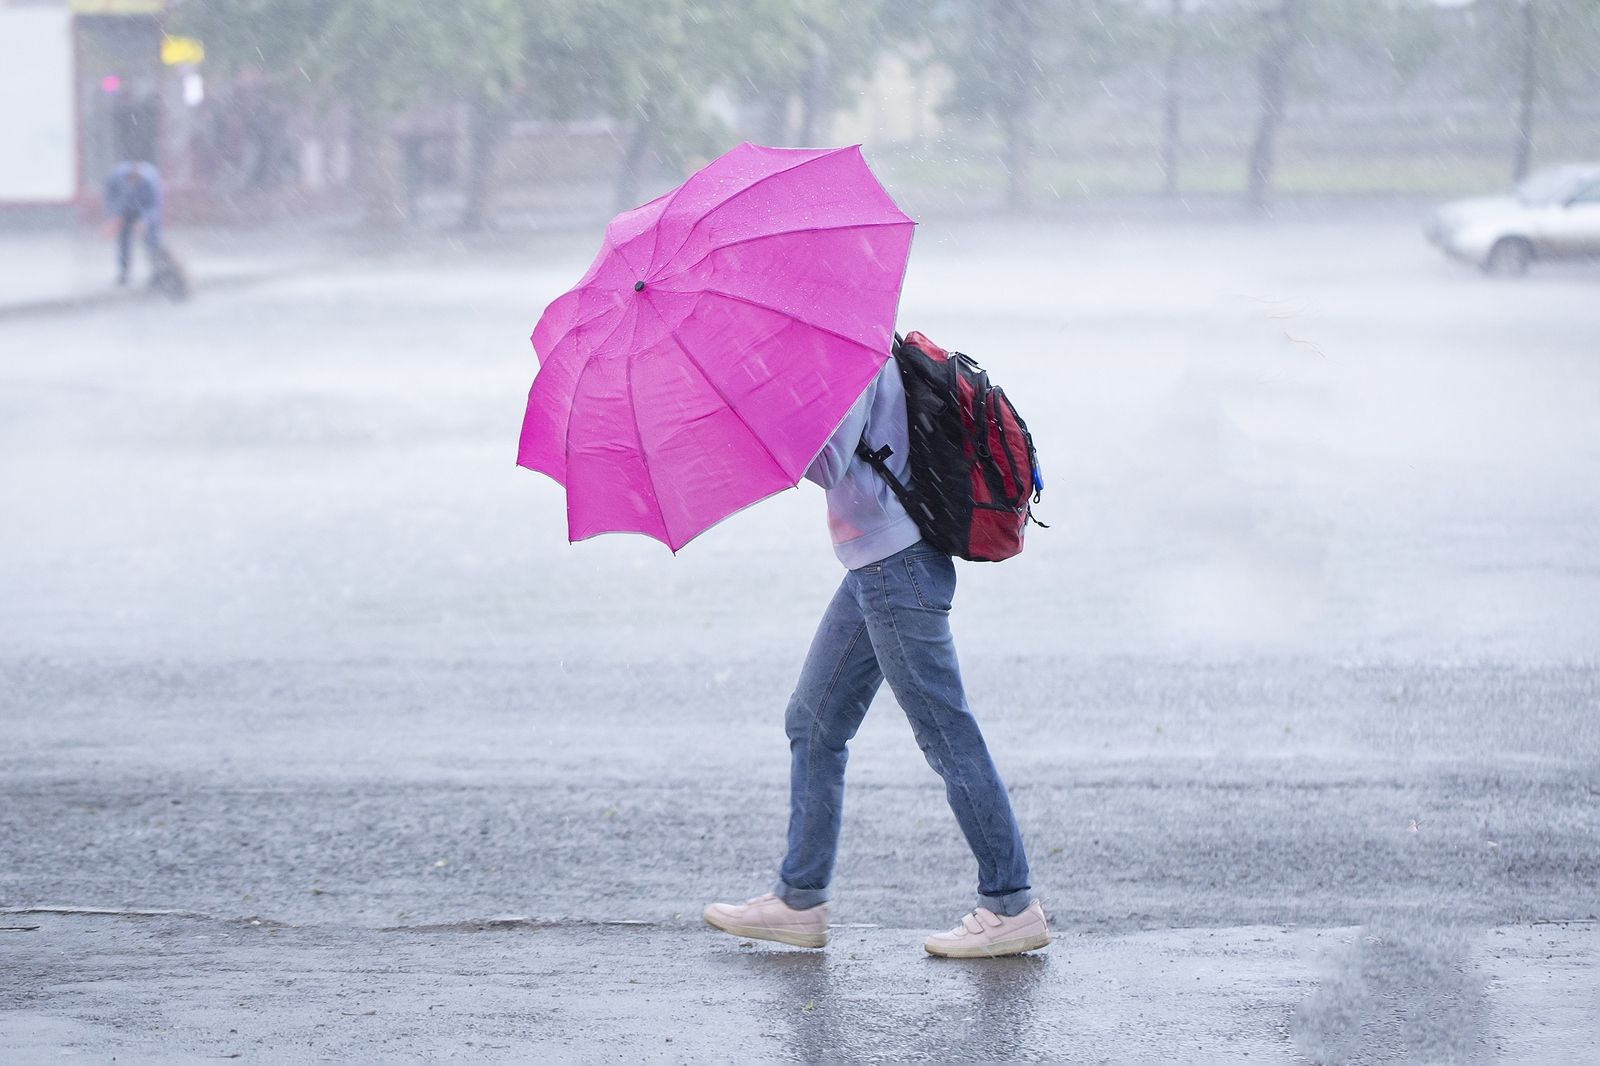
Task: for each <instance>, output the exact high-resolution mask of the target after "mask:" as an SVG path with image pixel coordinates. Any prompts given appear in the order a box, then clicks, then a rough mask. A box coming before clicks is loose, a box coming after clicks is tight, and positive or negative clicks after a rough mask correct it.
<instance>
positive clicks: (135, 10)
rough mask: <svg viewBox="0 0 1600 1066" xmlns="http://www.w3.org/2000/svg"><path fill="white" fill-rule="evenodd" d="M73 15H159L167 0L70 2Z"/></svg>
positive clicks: (82, 0)
mask: <svg viewBox="0 0 1600 1066" xmlns="http://www.w3.org/2000/svg"><path fill="white" fill-rule="evenodd" d="M70 9H71V11H72V13H73V14H74V15H159V14H161V12H163V11H165V10H166V9H167V0H72V3H71V5H70Z"/></svg>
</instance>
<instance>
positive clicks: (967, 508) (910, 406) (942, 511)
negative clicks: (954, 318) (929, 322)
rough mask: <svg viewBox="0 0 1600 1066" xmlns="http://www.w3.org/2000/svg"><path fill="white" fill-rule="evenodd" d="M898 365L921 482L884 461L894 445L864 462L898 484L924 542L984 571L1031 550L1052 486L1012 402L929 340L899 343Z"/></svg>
mask: <svg viewBox="0 0 1600 1066" xmlns="http://www.w3.org/2000/svg"><path fill="white" fill-rule="evenodd" d="M894 359H895V363H896V364H898V366H899V368H900V379H901V381H902V382H904V384H905V390H906V430H907V436H908V438H909V441H910V446H911V454H910V455H909V456H908V457H907V461H908V462H909V464H910V474H911V483H910V484H909V485H902V484H901V483H900V481H899V479H898V478H896V477H895V476H894V474H892V473H890V471H889V467H888V464H887V463H885V462H884V460H885V459H887V458H888V457H889V456H890V455H891V454H893V453H892V452H891V450H890V449H889V448H888V446H884V447H882V448H878V449H876V450H874V449H873V448H872V447H871V445H869V444H868V443H867V441H866V439H865V438H862V440H861V442H860V443H859V444H857V445H856V454H857V455H859V456H860V457H861V458H862V459H864V460H865V461H866V462H868V463H870V464H871V465H872V468H873V469H874V470H876V471H877V472H878V473H879V475H881V476H882V477H883V479H884V480H885V481H887V482H888V483H889V487H890V489H892V490H893V491H894V494H895V496H897V497H899V500H900V503H901V504H902V505H903V506H904V507H905V509H906V512H907V513H908V514H910V515H911V517H912V519H913V520H914V521H915V522H916V523H917V528H919V529H920V530H921V531H922V539H923V540H925V541H927V542H928V543H929V544H930V545H932V546H933V547H935V548H937V549H939V550H940V551H942V552H947V553H948V554H950V555H955V556H959V557H960V558H962V559H970V560H973V561H975V562H995V561H998V560H1000V559H1009V558H1011V557H1012V556H1013V555H1015V554H1017V553H1018V552H1020V551H1021V550H1022V535H1023V532H1024V530H1026V528H1027V525H1028V521H1029V520H1030V519H1032V520H1033V522H1034V523H1035V524H1036V525H1039V526H1043V525H1044V523H1043V522H1040V521H1039V520H1038V519H1036V518H1033V509H1032V504H1034V503H1038V502H1039V495H1040V493H1042V492H1043V491H1044V479H1043V478H1041V477H1040V475H1039V460H1038V456H1037V455H1035V453H1034V450H1033V437H1032V436H1031V435H1030V434H1029V433H1028V426H1027V424H1026V423H1025V422H1023V421H1022V416H1021V415H1019V414H1017V409H1016V408H1015V407H1013V406H1012V404H1011V399H1010V397H1008V396H1007V395H1006V394H1005V393H1004V392H1003V391H1001V389H1000V387H999V386H998V385H991V384H990V383H989V375H988V374H986V373H985V372H984V370H983V368H982V367H980V366H979V365H978V364H977V362H976V360H974V359H973V358H972V357H971V356H967V355H963V354H962V353H960V352H947V351H945V350H944V349H943V348H941V347H939V346H938V345H937V344H935V343H933V342H932V341H930V340H929V339H928V338H927V337H924V336H923V335H922V334H920V333H912V334H910V335H909V336H907V337H905V338H904V339H903V340H902V339H901V337H900V335H899V334H895V338H894Z"/></svg>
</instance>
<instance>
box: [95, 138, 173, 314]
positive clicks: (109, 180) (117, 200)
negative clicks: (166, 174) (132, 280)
mask: <svg viewBox="0 0 1600 1066" xmlns="http://www.w3.org/2000/svg"><path fill="white" fill-rule="evenodd" d="M163 198H164V197H163V193H162V188H161V173H160V172H159V171H158V170H156V168H155V165H154V164H152V163H146V162H139V161H135V160H124V161H122V162H120V163H118V164H117V165H116V166H114V167H112V168H111V173H110V174H108V175H107V176H106V188H105V201H106V214H107V215H109V216H111V218H112V219H113V220H115V221H116V222H117V224H118V226H117V284H118V285H126V284H127V283H128V266H129V260H130V258H131V253H132V245H133V231H134V230H135V229H136V228H137V227H138V226H139V225H140V224H141V223H142V224H143V226H144V245H145V251H146V252H147V253H148V255H149V257H150V272H151V276H152V277H154V276H155V274H156V273H157V271H158V270H159V269H160V266H161V256H162V248H161V204H162V200H163Z"/></svg>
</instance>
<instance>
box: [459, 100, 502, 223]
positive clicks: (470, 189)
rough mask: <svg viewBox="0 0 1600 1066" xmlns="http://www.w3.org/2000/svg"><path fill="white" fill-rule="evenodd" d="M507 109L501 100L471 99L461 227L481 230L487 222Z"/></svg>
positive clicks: (468, 115)
mask: <svg viewBox="0 0 1600 1066" xmlns="http://www.w3.org/2000/svg"><path fill="white" fill-rule="evenodd" d="M510 119H511V109H510V108H509V107H507V106H506V102H505V100H504V99H490V98H489V97H488V96H486V95H484V94H481V93H480V94H479V95H477V96H476V97H474V98H473V101H472V104H471V105H470V110H469V111H468V113H467V182H466V190H465V191H466V203H465V205H463V207H462V209H461V228H462V229H465V230H481V229H483V228H484V227H485V226H486V225H487V223H488V221H489V215H490V210H491V206H492V204H491V201H492V200H493V197H494V186H495V182H494V174H495V165H496V164H497V163H498V162H499V161H500V146H501V144H503V143H504V141H505V134H506V129H507V128H508V127H509V126H510V124H511V123H510Z"/></svg>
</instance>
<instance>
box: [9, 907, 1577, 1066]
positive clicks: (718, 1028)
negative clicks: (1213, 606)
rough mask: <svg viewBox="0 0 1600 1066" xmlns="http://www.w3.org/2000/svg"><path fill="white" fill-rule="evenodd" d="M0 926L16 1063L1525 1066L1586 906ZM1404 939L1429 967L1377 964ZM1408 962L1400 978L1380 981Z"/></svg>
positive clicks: (1546, 1030)
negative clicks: (989, 948) (905, 926)
mask: <svg viewBox="0 0 1600 1066" xmlns="http://www.w3.org/2000/svg"><path fill="white" fill-rule="evenodd" d="M0 926H4V927H5V928H6V931H4V932H0V937H4V938H5V939H4V941H3V943H4V947H5V955H6V958H7V964H6V966H5V967H4V972H3V974H0V1046H3V1047H5V1048H6V1049H7V1050H8V1052H9V1053H10V1054H11V1055H14V1056H16V1058H17V1060H18V1061H33V1060H37V1059H42V1058H45V1057H56V1056H59V1055H62V1054H71V1053H76V1054H90V1055H95V1056H107V1055H114V1056H115V1057H116V1059H117V1061H119V1062H127V1061H136V1062H137V1061H158V1060H159V1061H162V1062H176V1061H194V1060H200V1059H213V1058H217V1057H224V1058H245V1059H263V1060H268V1059H270V1060H276V1061H306V1060H313V1059H319V1058H321V1059H327V1058H334V1059H340V1060H371V1059H374V1058H378V1059H393V1058H411V1057H421V1058H425V1059H439V1058H447V1057H452V1056H457V1055H460V1056H467V1057H471V1058H474V1059H480V1060H491V1061H528V1060H529V1058H530V1056H535V1055H541V1056H550V1055H554V1056H556V1057H559V1058H562V1059H578V1060H586V1061H599V1060H602V1059H625V1060H639V1059H651V1060H663V1059H664V1060H683V1061H689V1060H694V1061H706V1060H714V1061H733V1060H743V1061H750V1060H752V1059H756V1060H765V1059H802V1060H807V1061H817V1060H863V1059H890V1060H906V1059H933V1060H939V1061H957V1060H978V1061H982V1060H1039V1059H1044V1060H1051V1061H1069V1062H1222V1061H1227V1062H1240V1061H1250V1062H1296V1061H1305V1060H1306V1059H1307V1058H1309V1059H1310V1060H1312V1061H1316V1062H1345V1061H1405V1062H1423V1061H1426V1062H1446V1061H1448V1062H1469V1061H1497V1062H1507V1063H1542V1064H1545V1063H1578V1062H1585V1061H1593V1058H1592V1057H1591V1056H1593V1055H1594V1054H1596V1053H1597V1051H1600V1043H1597V1037H1596V1029H1595V1026H1596V1024H1597V1021H1600V1019H1597V1015H1596V1013H1595V1010H1596V1006H1597V1004H1600V984H1597V974H1600V967H1596V965H1595V962H1596V955H1597V951H1600V934H1597V931H1596V929H1595V927H1594V925H1593V924H1592V923H1576V924H1566V925H1547V926H1512V927H1504V928H1493V929H1471V930H1466V929H1463V930H1452V931H1448V932H1441V931H1440V930H1437V929H1434V930H1427V931H1421V930H1415V929H1413V930H1409V931H1407V930H1401V929H1385V930H1375V929H1370V928H1365V927H1354V928H1328V929H1309V928H1295V927H1276V926H1245V927H1238V928H1198V929H1162V930H1154V931H1146V932H1139V933H1132V934H1123V935H1109V936H1108V935H1084V934H1075V933H1072V932H1067V933H1065V934H1062V933H1059V932H1058V936H1057V940H1056V942H1055V943H1054V944H1052V945H1051V946H1050V947H1049V948H1048V949H1046V950H1045V951H1043V952H1039V953H1036V954H1032V955H1027V956H1021V957H1017V958H1010V959H994V960H986V961H982V962H976V963H972V962H968V963H960V962H950V961H948V960H936V959H931V958H928V957H926V956H925V955H924V954H923V953H922V952H921V950H920V949H919V948H918V943H919V941H920V938H921V935H922V932H923V931H921V930H902V929H886V928H880V927H876V926H865V927H861V926H856V927H837V926H836V927H835V929H834V937H833V942H832V943H831V944H830V946H829V947H828V949H827V950H826V951H820V952H810V951H802V950H798V949H789V948H783V947H780V946H777V945H769V944H765V943H755V942H751V941H748V940H743V941H741V940H736V939H734V938H731V937H726V936H722V935H720V934H717V933H713V932H711V931H709V930H707V929H705V928H704V927H702V926H700V925H699V923H698V922H697V921H693V920H684V921H681V922H675V923H665V924H637V925H630V924H627V923H619V924H616V925H596V924H586V923H579V922H560V921H554V922H542V921H537V920H533V919H516V918H503V919H488V920H484V921H466V922H460V923H454V924H450V925H443V926H438V925H435V926H421V927H409V928H408V927H401V928H394V929H359V928H350V927H337V926H334V927H315V926H290V925H282V924H279V923H275V922H271V921H267V920H263V919H252V918H241V919H228V920H221V919H214V918H209V917H205V916H198V915H187V916H186V915H173V914H143V915H135V914H122V915H117V914H107V913H98V914H97V913H51V912H48V911H47V912H44V913H32V914H20V913H15V912H12V913H7V914H4V915H0ZM1447 941H1448V943H1446V942H1447ZM1424 957H1425V958H1426V959H1433V960H1434V961H1436V962H1439V963H1440V964H1441V965H1439V966H1437V967H1424V968H1423V969H1422V970H1421V971H1418V970H1416V969H1415V968H1414V967H1411V966H1396V965H1395V963H1396V962H1397V961H1412V960H1414V959H1416V958H1424ZM1416 972H1422V973H1426V974H1428V980H1426V981H1415V980H1411V979H1409V978H1407V977H1405V976H1403V975H1404V974H1407V973H1416Z"/></svg>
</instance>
